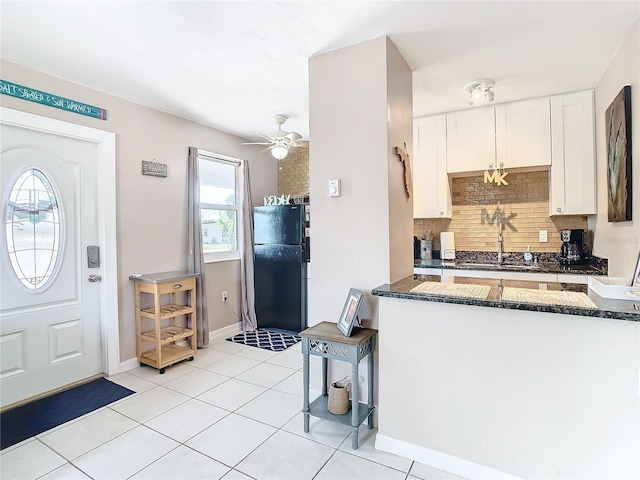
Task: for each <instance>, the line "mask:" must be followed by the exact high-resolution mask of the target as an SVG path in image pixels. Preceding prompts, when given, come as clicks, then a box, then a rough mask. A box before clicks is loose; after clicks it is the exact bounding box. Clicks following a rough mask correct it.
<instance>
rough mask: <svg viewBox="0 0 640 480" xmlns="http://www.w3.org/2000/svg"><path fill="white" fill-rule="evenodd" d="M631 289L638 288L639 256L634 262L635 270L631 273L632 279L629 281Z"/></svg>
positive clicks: (639, 279) (639, 284) (639, 274)
mask: <svg viewBox="0 0 640 480" xmlns="http://www.w3.org/2000/svg"><path fill="white" fill-rule="evenodd" d="M631 286H632V287H640V254H638V261H637V262H636V268H635V270H634V271H633V278H632V279H631Z"/></svg>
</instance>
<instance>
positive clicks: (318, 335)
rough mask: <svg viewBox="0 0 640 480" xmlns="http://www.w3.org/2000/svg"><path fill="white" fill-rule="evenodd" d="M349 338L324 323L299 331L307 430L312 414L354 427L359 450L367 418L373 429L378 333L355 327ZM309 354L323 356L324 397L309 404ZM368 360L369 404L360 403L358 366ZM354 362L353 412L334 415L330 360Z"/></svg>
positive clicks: (352, 378) (353, 438) (354, 439)
mask: <svg viewBox="0 0 640 480" xmlns="http://www.w3.org/2000/svg"><path fill="white" fill-rule="evenodd" d="M353 331H354V333H353V335H351V336H350V337H345V336H344V335H342V333H341V332H340V330H338V327H337V325H336V324H335V323H331V322H322V323H319V324H318V325H315V326H313V327H310V328H307V329H306V330H303V331H302V332H300V336H301V337H302V363H303V371H302V373H303V382H304V407H303V409H302V412H303V413H304V431H305V432H309V415H313V416H314V417H318V418H322V419H324V420H329V421H332V422H337V423H341V424H343V425H348V426H351V427H352V429H353V436H352V441H351V446H352V448H353V449H354V450H356V449H357V448H358V427H359V426H360V424H362V422H364V421H365V419H368V422H367V427H368V428H369V430H371V429H372V428H373V409H374V406H373V377H374V371H373V369H374V364H373V352H374V350H375V346H376V336H377V334H378V331H377V330H374V329H372V328H354V330H353ZM309 355H319V356H321V357H322V395H321V396H320V397H318V398H317V399H316V400H314V401H313V403H311V404H309ZM364 357H367V361H368V367H369V368H368V370H369V372H368V393H369V398H368V401H367V403H366V404H365V403H360V402H358V365H359V364H360V360H362V359H363V358H364ZM330 358H332V359H334V360H341V361H343V362H349V363H351V412H347V413H345V414H344V415H334V414H332V413H331V412H329V397H328V394H327V363H328V359H330Z"/></svg>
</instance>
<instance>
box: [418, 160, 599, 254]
mask: <svg viewBox="0 0 640 480" xmlns="http://www.w3.org/2000/svg"><path fill="white" fill-rule="evenodd" d="M505 180H506V181H507V182H509V185H500V186H497V185H495V184H489V183H486V184H485V183H484V182H483V177H482V175H478V176H472V177H460V178H454V179H453V181H452V204H453V218H452V219H415V220H414V224H413V225H414V235H416V236H417V237H418V238H421V237H422V235H423V234H424V232H425V231H431V232H433V234H434V242H433V243H434V245H433V248H435V249H439V248H440V232H443V231H450V232H455V243H456V250H469V251H494V250H497V245H498V243H497V242H498V225H497V222H496V211H497V209H498V208H500V211H501V212H502V214H503V218H504V220H503V239H504V251H505V252H524V251H526V250H527V245H528V246H530V247H531V250H532V251H534V252H558V251H559V250H560V245H561V244H562V241H561V240H560V230H562V229H564V228H582V229H585V230H586V229H587V217H586V216H583V215H571V216H557V217H556V216H554V217H549V172H547V171H543V172H528V173H509V175H507V177H506V178H505ZM498 202H500V205H499V207H498ZM540 230H547V238H548V242H547V243H540V242H538V232H539V231H540Z"/></svg>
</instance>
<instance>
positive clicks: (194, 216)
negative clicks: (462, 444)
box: [187, 147, 209, 347]
mask: <svg viewBox="0 0 640 480" xmlns="http://www.w3.org/2000/svg"><path fill="white" fill-rule="evenodd" d="M199 177H200V173H199V170H198V149H197V148H195V147H189V155H188V165H187V190H188V195H187V203H188V207H187V209H188V221H189V224H188V231H189V244H188V249H189V255H188V256H187V269H188V271H189V273H199V274H200V275H199V276H198V277H197V278H196V312H195V314H194V315H192V318H194V317H195V322H196V330H197V332H196V333H197V336H198V347H203V346H204V345H207V344H208V343H209V316H208V313H207V289H206V283H205V279H204V252H203V251H202V224H201V223H200V178H199Z"/></svg>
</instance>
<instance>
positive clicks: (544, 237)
mask: <svg viewBox="0 0 640 480" xmlns="http://www.w3.org/2000/svg"><path fill="white" fill-rule="evenodd" d="M538 241H539V242H540V243H547V241H548V240H547V231H546V230H540V231H539V232H538Z"/></svg>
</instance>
